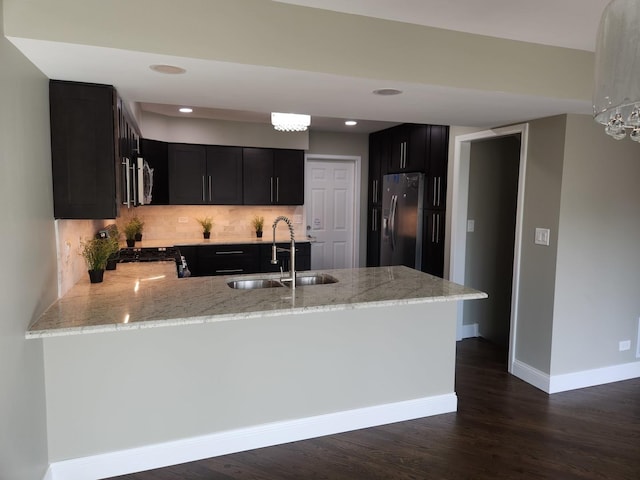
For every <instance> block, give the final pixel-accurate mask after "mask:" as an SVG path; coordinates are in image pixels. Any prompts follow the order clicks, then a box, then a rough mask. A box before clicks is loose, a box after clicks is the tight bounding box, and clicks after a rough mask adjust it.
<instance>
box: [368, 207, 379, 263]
mask: <svg viewBox="0 0 640 480" xmlns="http://www.w3.org/2000/svg"><path fill="white" fill-rule="evenodd" d="M381 212H382V209H381V207H380V205H373V206H372V207H371V208H370V209H369V219H368V227H367V267H378V266H380V221H381V219H382V216H381V214H380V213H381Z"/></svg>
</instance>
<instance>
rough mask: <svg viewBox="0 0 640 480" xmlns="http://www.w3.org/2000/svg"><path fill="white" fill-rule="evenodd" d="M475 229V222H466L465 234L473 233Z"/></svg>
mask: <svg viewBox="0 0 640 480" xmlns="http://www.w3.org/2000/svg"><path fill="white" fill-rule="evenodd" d="M475 229H476V221H475V220H467V232H473V231H475Z"/></svg>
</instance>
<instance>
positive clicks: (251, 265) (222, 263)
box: [197, 244, 260, 276]
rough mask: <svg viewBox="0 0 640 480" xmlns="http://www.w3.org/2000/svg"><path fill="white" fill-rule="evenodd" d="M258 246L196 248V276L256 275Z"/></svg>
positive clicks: (258, 266)
mask: <svg viewBox="0 0 640 480" xmlns="http://www.w3.org/2000/svg"><path fill="white" fill-rule="evenodd" d="M259 247H260V246H259V245H248V244H238V245H235V244H234V245H205V246H198V247H197V248H198V275H199V276H203V275H233V274H244V273H256V272H258V271H259V269H260V249H259Z"/></svg>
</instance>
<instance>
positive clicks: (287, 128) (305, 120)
mask: <svg viewBox="0 0 640 480" xmlns="http://www.w3.org/2000/svg"><path fill="white" fill-rule="evenodd" d="M271 124H272V125H273V128H275V129H276V130H278V131H280V132H304V131H305V130H306V129H307V128H309V125H311V116H310V115H301V114H298V113H278V112H272V113H271Z"/></svg>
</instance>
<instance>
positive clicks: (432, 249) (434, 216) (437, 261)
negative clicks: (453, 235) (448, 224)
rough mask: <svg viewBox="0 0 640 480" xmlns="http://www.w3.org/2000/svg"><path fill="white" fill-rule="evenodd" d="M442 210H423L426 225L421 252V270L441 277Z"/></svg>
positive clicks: (442, 269)
mask: <svg viewBox="0 0 640 480" xmlns="http://www.w3.org/2000/svg"><path fill="white" fill-rule="evenodd" d="M444 222H445V212H444V210H425V211H424V225H425V226H426V230H425V234H426V235H425V238H424V243H423V252H422V271H423V272H426V273H430V274H431V275H435V276H436V277H442V275H443V274H444V227H445V225H444Z"/></svg>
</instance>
